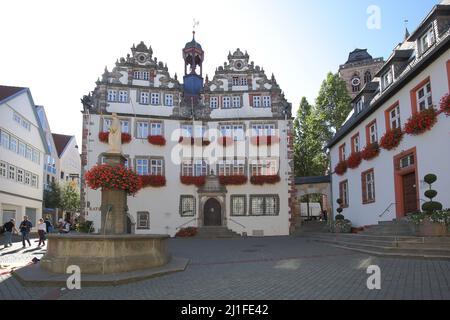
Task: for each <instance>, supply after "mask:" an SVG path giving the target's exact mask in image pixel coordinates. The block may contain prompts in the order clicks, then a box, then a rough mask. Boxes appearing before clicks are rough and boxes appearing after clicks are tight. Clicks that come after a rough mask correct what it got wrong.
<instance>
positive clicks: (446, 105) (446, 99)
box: [440, 93, 450, 117]
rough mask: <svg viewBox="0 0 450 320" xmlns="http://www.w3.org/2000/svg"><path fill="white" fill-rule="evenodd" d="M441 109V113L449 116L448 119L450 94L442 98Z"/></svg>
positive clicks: (449, 114)
mask: <svg viewBox="0 0 450 320" xmlns="http://www.w3.org/2000/svg"><path fill="white" fill-rule="evenodd" d="M440 107H441V108H440V109H441V112H443V113H445V114H446V115H447V117H449V116H450V94H448V93H447V94H445V95H444V96H443V97H442V98H441V103H440Z"/></svg>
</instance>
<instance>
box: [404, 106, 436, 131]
mask: <svg viewBox="0 0 450 320" xmlns="http://www.w3.org/2000/svg"><path fill="white" fill-rule="evenodd" d="M436 122H437V112H436V110H434V108H433V107H431V108H428V109H425V110H423V111H421V112H418V113H416V114H414V115H413V116H412V117H411V118H409V119H408V121H407V122H406V123H405V129H404V131H405V133H407V134H409V135H414V136H416V135H419V134H422V133H424V132H426V131H429V130H431V128H433V126H434V125H435V124H436Z"/></svg>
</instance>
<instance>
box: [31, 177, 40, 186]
mask: <svg viewBox="0 0 450 320" xmlns="http://www.w3.org/2000/svg"><path fill="white" fill-rule="evenodd" d="M31 186H32V187H34V188H39V177H38V176H37V175H35V174H33V175H31Z"/></svg>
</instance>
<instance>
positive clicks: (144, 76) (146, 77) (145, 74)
mask: <svg viewBox="0 0 450 320" xmlns="http://www.w3.org/2000/svg"><path fill="white" fill-rule="evenodd" d="M141 75H142V80H147V81H148V80H149V79H150V73H149V72H148V71H142V73H141Z"/></svg>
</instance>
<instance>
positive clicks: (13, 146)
mask: <svg viewBox="0 0 450 320" xmlns="http://www.w3.org/2000/svg"><path fill="white" fill-rule="evenodd" d="M18 144H19V139H17V138H15V137H13V136H10V137H9V150H11V151H12V152H14V153H17V149H18Z"/></svg>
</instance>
